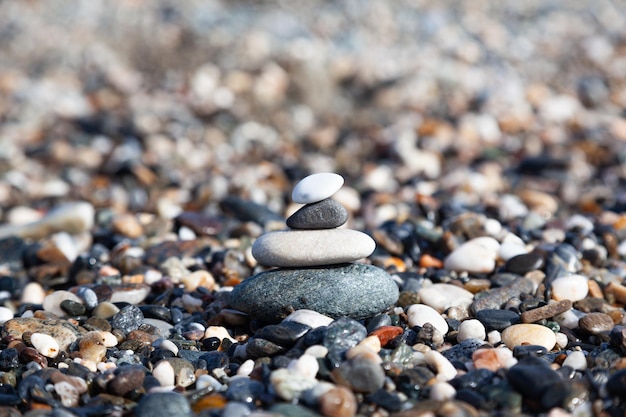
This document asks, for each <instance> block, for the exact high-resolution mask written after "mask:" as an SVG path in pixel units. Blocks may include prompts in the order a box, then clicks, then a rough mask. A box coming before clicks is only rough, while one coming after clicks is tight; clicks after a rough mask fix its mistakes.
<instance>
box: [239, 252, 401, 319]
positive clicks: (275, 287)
mask: <svg viewBox="0 0 626 417" xmlns="http://www.w3.org/2000/svg"><path fill="white" fill-rule="evenodd" d="M277 294H279V296H276V295H277ZM398 294H399V291H398V286H397V285H396V283H395V282H394V281H393V280H392V279H391V277H390V276H389V275H388V274H387V273H386V272H385V271H384V270H382V269H380V268H377V267H375V266H371V265H365V264H349V265H341V266H334V267H318V268H306V269H276V270H270V271H265V272H261V273H259V274H257V275H255V276H253V277H251V278H248V279H246V280H245V281H243V282H242V283H241V284H239V285H237V286H236V287H235V288H234V289H233V291H232V293H231V296H230V304H231V306H232V308H234V309H236V310H240V311H243V312H245V313H248V314H250V315H251V316H252V317H253V318H255V319H258V320H260V321H263V322H277V321H280V320H282V319H283V318H285V317H286V316H288V315H289V314H290V313H291V312H293V311H295V310H300V309H307V310H314V311H317V312H318V313H321V314H324V315H327V316H330V317H333V318H337V317H342V316H345V317H350V318H353V319H356V320H361V319H365V318H368V317H371V316H373V315H375V314H378V313H380V312H381V311H384V310H385V309H387V308H388V307H389V306H391V305H393V304H394V303H395V302H396V301H397V300H398Z"/></svg>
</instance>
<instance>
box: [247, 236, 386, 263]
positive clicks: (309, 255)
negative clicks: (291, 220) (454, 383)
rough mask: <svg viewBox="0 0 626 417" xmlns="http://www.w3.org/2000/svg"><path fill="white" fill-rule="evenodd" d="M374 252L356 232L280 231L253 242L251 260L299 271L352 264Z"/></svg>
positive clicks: (370, 243) (369, 242) (366, 238)
mask: <svg viewBox="0 0 626 417" xmlns="http://www.w3.org/2000/svg"><path fill="white" fill-rule="evenodd" d="M375 249H376V242H374V239H372V238H371V237H369V236H368V235H366V234H365V233H363V232H359V231H358V230H352V229H324V230H289V231H282V230H281V231H275V232H269V233H265V234H264V235H262V236H261V237H259V238H258V239H256V240H255V241H254V243H253V244H252V256H254V258H255V259H256V260H257V261H258V262H259V263H260V264H261V265H269V266H278V267H302V266H319V265H329V264H338V263H345V262H354V261H356V260H358V259H361V258H365V257H367V256H369V255H371V254H372V252H374V250H375Z"/></svg>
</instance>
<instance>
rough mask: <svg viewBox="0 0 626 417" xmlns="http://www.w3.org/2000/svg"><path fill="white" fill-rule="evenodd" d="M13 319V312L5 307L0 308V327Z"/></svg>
mask: <svg viewBox="0 0 626 417" xmlns="http://www.w3.org/2000/svg"><path fill="white" fill-rule="evenodd" d="M12 318H13V311H11V309H10V308H7V307H0V325H3V324H4V323H5V322H7V321H8V320H11V319H12Z"/></svg>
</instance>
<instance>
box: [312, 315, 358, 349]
mask: <svg viewBox="0 0 626 417" xmlns="http://www.w3.org/2000/svg"><path fill="white" fill-rule="evenodd" d="M365 337H367V330H366V329H365V326H363V325H362V324H361V323H359V322H358V321H355V320H352V319H349V318H346V317H341V318H339V319H337V320H335V321H333V322H332V323H330V324H329V325H328V327H327V328H326V332H325V333H324V340H323V342H322V344H323V345H324V346H326V347H327V348H328V349H329V350H331V349H332V350H339V351H346V350H348V349H350V348H352V347H354V346H356V345H357V344H358V343H359V342H360V341H361V340H363V339H365Z"/></svg>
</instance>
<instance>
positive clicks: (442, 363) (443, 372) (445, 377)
mask: <svg viewBox="0 0 626 417" xmlns="http://www.w3.org/2000/svg"><path fill="white" fill-rule="evenodd" d="M424 360H425V361H426V363H427V364H428V365H430V366H431V367H433V368H434V369H435V370H436V372H437V380H438V381H449V380H451V379H452V378H454V377H455V376H456V374H457V371H456V368H455V367H454V365H452V363H451V362H450V361H449V360H448V359H447V358H446V357H445V356H443V355H442V354H441V353H439V352H437V351H436V350H430V351H428V352H426V353H425V354H424Z"/></svg>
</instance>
